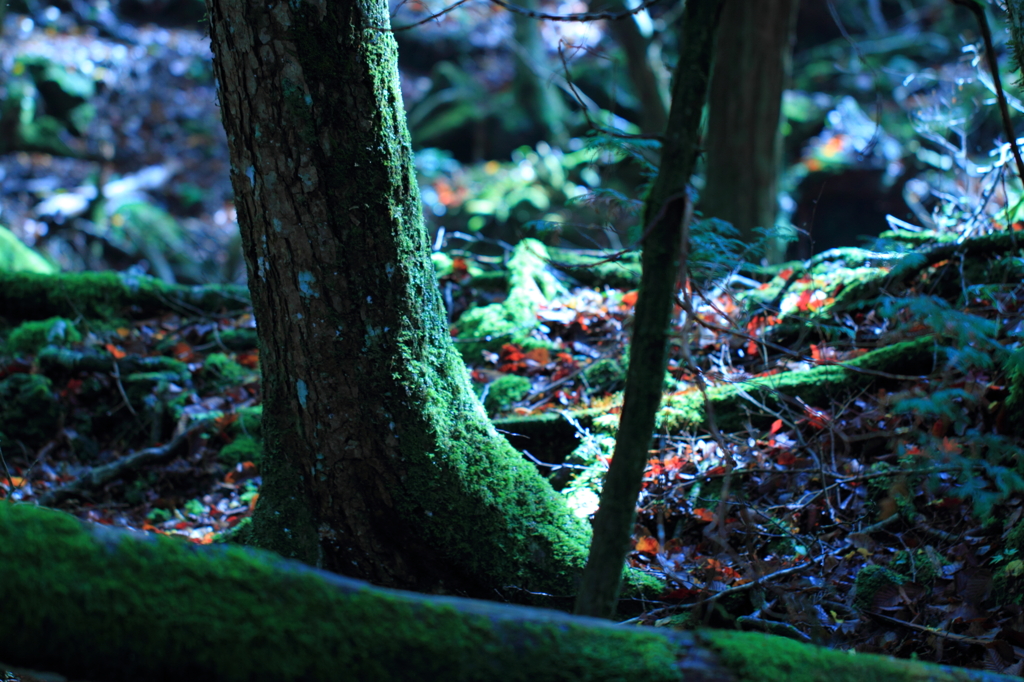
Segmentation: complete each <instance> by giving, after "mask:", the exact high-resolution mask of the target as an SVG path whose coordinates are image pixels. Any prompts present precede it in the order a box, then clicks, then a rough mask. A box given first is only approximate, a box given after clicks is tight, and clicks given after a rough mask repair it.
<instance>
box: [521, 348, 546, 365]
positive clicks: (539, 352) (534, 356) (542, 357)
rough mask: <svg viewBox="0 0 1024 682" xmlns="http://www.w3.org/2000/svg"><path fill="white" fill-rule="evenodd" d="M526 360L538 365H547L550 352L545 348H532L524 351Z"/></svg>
mask: <svg viewBox="0 0 1024 682" xmlns="http://www.w3.org/2000/svg"><path fill="white" fill-rule="evenodd" d="M525 357H526V359H527V360H533V361H534V362H536V363H537V364H538V365H547V364H548V363H550V362H551V352H550V351H549V350H548V349H547V348H533V349H531V350H528V351H526V353H525Z"/></svg>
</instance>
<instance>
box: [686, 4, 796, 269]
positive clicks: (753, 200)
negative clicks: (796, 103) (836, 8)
mask: <svg viewBox="0 0 1024 682" xmlns="http://www.w3.org/2000/svg"><path fill="white" fill-rule="evenodd" d="M797 3H798V0H730V1H729V2H728V3H726V6H725V10H724V11H723V13H722V26H723V27H725V28H724V29H723V30H722V35H721V37H720V39H719V41H718V47H717V48H716V51H715V71H714V75H713V76H712V78H711V91H710V93H709V94H708V132H707V139H706V144H705V147H706V149H707V184H706V185H705V188H704V191H703V192H702V193H701V206H700V208H701V211H703V213H704V216H705V217H709V218H710V217H714V218H721V219H722V220H727V221H729V222H730V223H732V224H733V225H734V226H735V227H736V228H737V229H739V231H740V234H741V235H742V236H743V238H744V239H748V240H749V239H750V238H751V237H752V236H753V230H754V228H756V227H763V228H772V227H774V226H775V216H776V213H777V209H778V196H777V195H778V177H779V173H780V171H781V166H782V138H781V135H780V132H779V119H780V116H781V112H782V91H783V88H784V87H785V85H786V81H787V80H788V79H789V73H790V65H791V61H792V49H793V46H792V42H793V35H794V30H795V27H796V9H797ZM767 255H768V258H769V259H770V260H772V261H780V260H781V259H782V258H783V256H784V255H785V254H784V251H783V249H782V248H781V246H780V245H779V244H778V243H771V244H769V249H768V254H767Z"/></svg>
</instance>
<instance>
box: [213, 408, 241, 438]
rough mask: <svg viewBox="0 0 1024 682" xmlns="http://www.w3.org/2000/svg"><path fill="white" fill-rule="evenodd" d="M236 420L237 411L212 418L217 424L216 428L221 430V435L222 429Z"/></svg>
mask: <svg viewBox="0 0 1024 682" xmlns="http://www.w3.org/2000/svg"><path fill="white" fill-rule="evenodd" d="M236 421H238V413H237V412H232V413H231V414H225V415H222V416H220V417H217V419H216V420H214V422H213V423H214V424H216V425H217V429H218V430H219V431H221V432H222V433H221V435H223V431H224V430H225V429H227V428H228V427H229V426H231V425H232V424H234V423H235V422H236Z"/></svg>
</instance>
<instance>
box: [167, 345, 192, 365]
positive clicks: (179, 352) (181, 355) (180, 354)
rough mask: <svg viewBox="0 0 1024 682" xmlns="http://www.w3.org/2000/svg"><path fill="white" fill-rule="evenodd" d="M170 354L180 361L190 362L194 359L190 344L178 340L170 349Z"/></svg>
mask: <svg viewBox="0 0 1024 682" xmlns="http://www.w3.org/2000/svg"><path fill="white" fill-rule="evenodd" d="M171 355H172V356H173V357H174V359H175V360H180V361H181V362H192V360H193V359H195V353H194V352H193V351H192V346H190V345H188V344H187V343H185V342H184V341H179V342H178V343H176V344H174V348H173V349H172V350H171Z"/></svg>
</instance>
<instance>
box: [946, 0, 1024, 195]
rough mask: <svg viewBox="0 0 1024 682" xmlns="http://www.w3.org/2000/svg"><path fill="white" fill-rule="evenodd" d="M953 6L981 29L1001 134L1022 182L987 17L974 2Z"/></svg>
mask: <svg viewBox="0 0 1024 682" xmlns="http://www.w3.org/2000/svg"><path fill="white" fill-rule="evenodd" d="M950 2H952V3H953V4H954V5H959V6H961V7H966V8H967V9H969V10H970V11H971V13H973V14H974V18H975V19H977V20H978V26H979V27H980V28H981V37H982V39H983V40H984V41H985V57H986V58H987V61H988V69H989V71H991V72H992V81H993V83H994V84H995V86H996V99H998V100H999V114H1000V116H1001V117H1002V119H1003V132H1004V134H1005V135H1006V137H1007V138H1008V140H1009V142H1010V149H1012V150H1013V159H1014V161H1016V162H1017V175H1018V176H1020V178H1021V180H1022V181H1024V159H1022V158H1021V156H1020V148H1019V147H1018V146H1017V136H1016V135H1015V134H1014V133H1013V123H1011V122H1010V108H1009V106H1007V104H1006V93H1005V92H1003V82H1002V79H1001V78H999V62H998V61H996V49H995V47H994V46H993V45H992V29H991V28H989V25H988V17H986V16H985V8H984V7H982V6H981V5H980V4H978V3H977V2H976V1H975V0H950Z"/></svg>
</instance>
